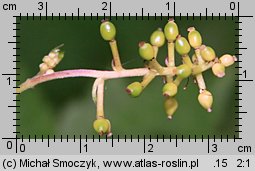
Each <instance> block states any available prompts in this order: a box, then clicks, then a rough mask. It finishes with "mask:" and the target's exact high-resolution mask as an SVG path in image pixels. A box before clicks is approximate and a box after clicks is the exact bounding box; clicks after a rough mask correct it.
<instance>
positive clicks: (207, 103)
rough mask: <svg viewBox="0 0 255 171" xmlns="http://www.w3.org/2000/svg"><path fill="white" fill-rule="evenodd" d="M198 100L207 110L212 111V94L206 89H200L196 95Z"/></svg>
mask: <svg viewBox="0 0 255 171" xmlns="http://www.w3.org/2000/svg"><path fill="white" fill-rule="evenodd" d="M198 101H199V103H200V104H201V106H202V107H203V108H205V109H206V110H207V111H208V112H211V111H212V103H213V96H212V94H211V93H210V92H209V91H207V90H202V91H201V92H200V94H199V95H198Z"/></svg>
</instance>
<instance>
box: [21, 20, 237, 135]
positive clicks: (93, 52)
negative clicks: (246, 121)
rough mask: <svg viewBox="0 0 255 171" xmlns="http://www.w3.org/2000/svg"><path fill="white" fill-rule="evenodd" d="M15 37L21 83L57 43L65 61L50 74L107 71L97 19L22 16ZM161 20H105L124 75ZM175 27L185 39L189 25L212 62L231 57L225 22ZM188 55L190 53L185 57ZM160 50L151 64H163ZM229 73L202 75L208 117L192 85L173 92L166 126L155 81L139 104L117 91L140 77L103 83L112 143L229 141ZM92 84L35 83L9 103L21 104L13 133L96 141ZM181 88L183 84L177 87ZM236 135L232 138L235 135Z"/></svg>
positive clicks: (230, 27) (230, 33) (231, 30)
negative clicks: (112, 29)
mask: <svg viewBox="0 0 255 171" xmlns="http://www.w3.org/2000/svg"><path fill="white" fill-rule="evenodd" d="M19 22H20V23H21V24H20V25H19V28H20V31H18V32H17V34H18V35H20V36H21V37H20V38H19V39H18V40H19V41H20V42H21V43H20V44H19V46H20V48H21V49H20V50H19V51H18V53H20V54H21V56H20V60H21V63H20V64H19V67H20V68H21V70H20V71H21V76H19V79H20V80H21V81H22V82H23V81H25V80H26V78H29V77H32V76H33V75H35V74H36V73H37V72H38V66H39V64H40V63H41V60H42V58H43V56H44V55H47V54H48V53H49V51H50V50H51V49H53V48H54V47H56V46H58V45H60V44H62V43H64V44H65V45H64V50H65V57H64V59H63V60H62V61H61V63H60V64H59V65H58V66H57V67H56V70H65V69H78V68H88V69H100V70H110V69H111V65H110V62H111V51H110V48H109V44H108V43H107V42H105V41H104V40H103V39H102V38H101V36H100V33H99V26H100V20H96V18H93V20H90V18H86V20H83V18H82V19H81V18H80V20H77V18H76V17H75V18H74V20H71V17H68V18H67V20H66V21H65V20H64V18H61V20H59V19H58V17H54V19H53V20H52V19H51V18H48V20H45V18H42V20H39V18H38V17H36V18H35V20H32V18H31V17H29V19H28V20H27V19H26V17H22V19H21V20H20V21H19ZM166 22H167V18H165V17H163V20H160V18H157V20H156V21H155V20H154V19H150V20H147V19H146V20H141V18H138V20H137V21H136V20H135V18H132V20H130V21H129V20H128V18H125V20H122V17H121V18H118V20H116V19H115V18H114V19H113V23H114V24H115V26H116V28H117V41H118V46H119V52H120V55H121V60H122V62H123V63H124V67H125V68H134V67H142V66H143V61H142V59H141V58H140V57H139V55H138V46H137V45H138V42H139V41H141V40H145V41H149V37H150V34H151V33H152V32H153V31H154V30H155V29H157V28H158V27H162V28H163V27H164V25H165V24H166ZM176 23H177V24H178V26H179V30H180V33H181V34H182V35H183V36H185V37H187V31H186V30H187V28H188V27H190V26H194V27H196V28H197V30H198V31H200V33H201V34H202V37H203V43H204V44H206V45H209V46H211V47H213V48H214V49H215V51H216V54H217V56H221V55H223V54H225V53H229V54H235V53H236V50H235V43H234V42H235V41H237V40H236V38H235V36H234V35H235V34H237V32H236V31H235V28H238V26H237V25H236V24H235V23H234V21H233V20H232V19H231V18H230V17H227V20H224V18H221V20H219V19H218V18H214V20H207V21H206V20H205V18H204V17H203V18H202V20H199V18H197V17H196V18H195V20H191V18H189V20H187V19H186V17H184V18H182V19H181V20H180V19H179V18H178V17H177V18H176ZM192 53H193V51H192ZM166 54H167V48H166V46H164V47H162V48H160V50H159V55H158V59H159V61H160V63H162V64H163V60H164V58H165V57H166ZM176 61H177V62H176V63H177V64H180V63H181V62H180V56H178V55H176ZM235 73H237V69H235V67H234V66H231V67H229V68H227V69H226V77H224V78H222V79H219V78H216V77H215V76H214V75H213V74H212V72H211V70H209V71H207V72H206V73H205V74H204V78H205V80H206V83H207V88H208V90H210V91H211V92H212V93H213V96H214V104H213V112H212V113H207V112H206V111H205V110H204V109H203V108H202V107H201V106H200V105H199V103H198V101H197V96H198V88H197V86H196V85H195V84H193V82H192V81H190V83H189V85H188V89H187V90H186V91H184V90H182V88H183V86H184V83H182V84H181V85H180V87H179V92H178V95H177V96H176V98H177V100H178V102H179V108H178V110H177V111H176V113H175V115H174V119H173V120H172V121H169V120H167V117H166V114H165V111H164V108H163V102H164V98H163V97H162V95H161V89H162V85H163V84H162V79H161V78H156V79H155V80H153V82H152V83H151V84H150V85H149V86H148V87H147V88H146V90H145V91H144V92H143V94H142V95H141V96H140V97H139V98H131V97H129V96H128V95H127V94H126V93H125V91H124V89H125V87H126V86H127V85H128V84H129V83H131V82H133V81H140V80H141V78H125V79H116V80H110V81H107V82H106V86H105V114H106V117H107V118H108V119H109V120H110V121H111V123H112V131H113V135H114V136H115V137H116V136H117V135H120V137H124V135H125V134H126V135H127V136H128V137H129V136H130V135H131V134H132V135H133V137H136V136H137V135H140V136H143V135H146V136H148V135H151V136H152V138H155V137H156V135H158V136H159V137H162V136H163V135H165V137H168V136H169V135H178V136H181V135H183V136H184V137H188V135H191V137H193V136H194V135H195V134H196V135H197V137H201V135H204V136H207V135H210V136H213V135H215V136H216V137H220V135H222V136H223V137H226V135H229V137H233V135H234V134H235V132H234V131H235V130H236V127H235V124H237V122H236V120H235V119H234V118H235V117H236V116H237V115H236V114H235V107H234V106H235V105H236V104H235V100H234V99H235V98H236V95H235V92H237V89H236V88H235V84H236V83H235V81H234V80H235V79H236V78H237V77H236V76H235ZM93 81H94V79H92V78H69V79H64V80H55V81H51V82H47V83H44V84H41V85H39V86H37V87H35V88H34V89H30V90H28V91H26V92H24V93H22V94H21V95H19V96H18V97H17V98H18V99H20V100H21V102H19V104H20V105H21V108H20V112H21V113H20V114H18V115H17V118H20V119H21V120H20V121H19V122H18V123H19V124H20V125H21V126H20V127H18V128H17V131H20V132H21V134H23V135H24V137H28V135H29V134H30V135H31V136H32V137H33V136H34V135H35V134H36V135H38V136H41V135H45V136H46V135H50V136H51V137H52V136H53V134H55V135H56V136H57V137H58V136H59V135H61V134H63V135H64V136H65V135H67V134H68V135H69V136H73V135H76V136H79V135H82V136H83V137H84V136H85V135H88V137H91V136H92V135H93V134H95V135H96V133H95V131H94V129H93V127H92V123H93V121H94V119H95V116H96V110H95V109H96V108H95V105H94V104H93V101H92V98H91V88H92V85H93ZM184 82H186V81H184ZM236 136H237V134H236Z"/></svg>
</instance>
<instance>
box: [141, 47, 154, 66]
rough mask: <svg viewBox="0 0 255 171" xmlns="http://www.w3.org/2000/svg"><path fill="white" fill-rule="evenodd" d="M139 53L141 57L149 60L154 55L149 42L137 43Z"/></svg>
mask: <svg viewBox="0 0 255 171" xmlns="http://www.w3.org/2000/svg"><path fill="white" fill-rule="evenodd" d="M139 54H140V56H141V57H142V58H143V59H145V60H147V61H149V60H151V59H152V58H153V57H154V50H153V47H152V46H151V44H149V43H145V42H140V43H139Z"/></svg>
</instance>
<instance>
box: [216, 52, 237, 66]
mask: <svg viewBox="0 0 255 171" xmlns="http://www.w3.org/2000/svg"><path fill="white" fill-rule="evenodd" d="M235 61H237V59H236V57H235V56H231V55H229V54H226V55H223V56H222V57H220V62H221V63H222V64H223V65H224V66H225V67H228V66H230V65H233V64H234V63H235Z"/></svg>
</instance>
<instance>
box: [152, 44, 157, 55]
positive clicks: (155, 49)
mask: <svg viewBox="0 0 255 171" xmlns="http://www.w3.org/2000/svg"><path fill="white" fill-rule="evenodd" d="M152 47H153V51H154V57H155V58H157V56H158V46H152Z"/></svg>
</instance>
